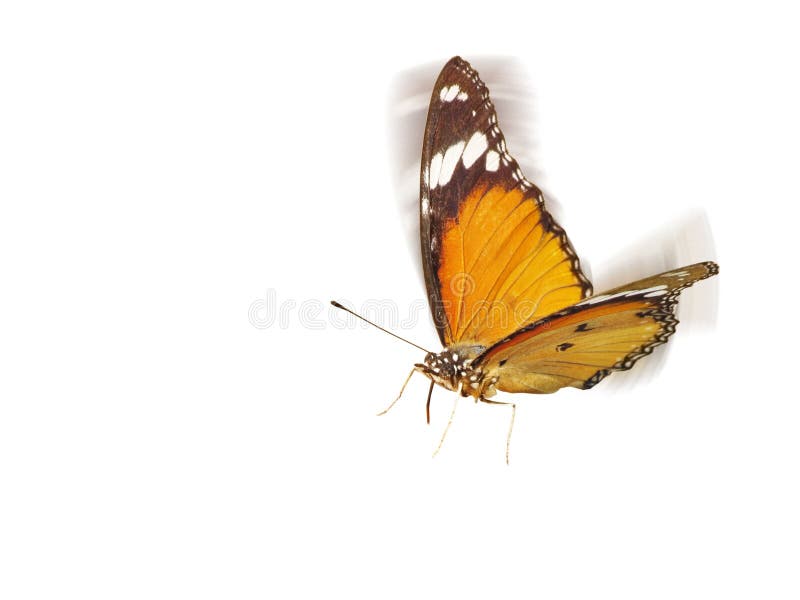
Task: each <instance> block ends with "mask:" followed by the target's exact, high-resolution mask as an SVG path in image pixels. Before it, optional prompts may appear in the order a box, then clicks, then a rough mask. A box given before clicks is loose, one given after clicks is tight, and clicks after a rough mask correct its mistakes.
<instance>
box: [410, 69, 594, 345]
mask: <svg viewBox="0 0 800 600" xmlns="http://www.w3.org/2000/svg"><path fill="white" fill-rule="evenodd" d="M420 217H421V241H422V256H423V266H424V270H425V280H426V285H427V288H428V298H429V301H430V305H431V312H432V314H433V318H434V322H435V324H436V328H437V330H438V333H439V337H440V339H441V341H442V343H443V344H444V345H446V346H453V345H457V344H463V345H482V346H488V345H490V344H491V343H493V342H495V341H496V340H498V339H501V338H503V337H505V336H506V335H508V334H509V333H511V332H513V331H515V330H517V329H519V328H520V327H521V326H523V325H526V324H528V323H531V322H533V321H534V320H536V319H537V318H540V317H543V316H546V315H548V314H551V313H554V312H557V311H558V310H560V309H562V308H564V307H566V306H569V305H572V304H575V303H576V302H578V301H580V300H581V299H582V298H585V297H586V296H588V295H589V294H590V293H591V285H590V283H589V281H588V280H587V279H586V277H585V276H584V275H583V273H582V272H581V269H580V265H579V262H578V258H577V256H576V254H575V252H574V250H573V249H572V246H571V245H570V242H569V240H568V239H567V236H566V234H565V233H564V230H563V229H561V227H559V226H558V225H557V224H556V223H555V221H554V220H553V218H552V217H551V216H550V214H549V213H548V212H547V211H546V210H545V208H544V205H543V200H542V194H541V192H540V191H539V189H538V188H537V187H536V186H534V185H533V184H532V183H530V182H529V181H527V180H526V179H525V178H524V177H523V175H522V173H521V171H520V169H519V166H518V165H517V163H516V161H515V160H514V159H513V158H512V157H511V155H510V154H509V153H508V150H507V148H506V144H505V140H504V138H503V135H502V133H501V132H500V129H499V127H498V124H497V115H496V113H495V109H494V106H493V104H492V102H491V100H490V98H489V91H488V89H487V88H486V86H485V85H484V83H483V82H482V81H481V80H480V78H479V77H478V74H477V73H476V72H475V71H474V70H473V69H472V67H471V66H470V65H469V64H468V63H467V62H466V61H464V60H462V59H461V58H458V57H456V58H453V59H451V60H450V61H449V62H448V63H447V65H445V67H444V69H443V70H442V72H441V74H440V75H439V78H438V80H437V82H436V85H435V86H434V90H433V94H432V96H431V103H430V108H429V111H428V121H427V125H426V127H425V140H424V144H423V151H422V169H421V193H420Z"/></svg>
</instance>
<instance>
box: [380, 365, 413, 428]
mask: <svg viewBox="0 0 800 600" xmlns="http://www.w3.org/2000/svg"><path fill="white" fill-rule="evenodd" d="M416 370H417V369H416V368H414V369H411V372H410V373H409V374H408V377H406V380H405V381H404V382H403V387H401V388H400V393H399V394H397V398H395V399H394V400H392V403H391V404H390V405H389V406H387V407H386V408H384V409H383V410H382V411H381V412H379V413H378V416H379V417H381V416H383V415H385V414H386V413H387V412H389V411H390V410H391V409H392V407H393V406H394V405H395V404H397V401H398V400H400V397H401V396H402V395H403V392H405V391H406V386H407V385H408V381H409V379H411V376H412V375H413V374H414V371H416Z"/></svg>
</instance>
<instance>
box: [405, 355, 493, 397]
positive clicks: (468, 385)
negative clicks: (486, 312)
mask: <svg viewBox="0 0 800 600" xmlns="http://www.w3.org/2000/svg"><path fill="white" fill-rule="evenodd" d="M484 349H485V348H483V347H482V346H466V347H459V348H445V349H444V350H442V351H441V352H439V353H438V354H436V353H434V352H429V353H428V354H427V355H426V356H425V361H424V363H423V364H417V365H416V368H417V370H418V371H419V372H420V373H423V374H424V375H425V376H427V377H428V378H430V379H431V381H433V382H434V383H436V384H438V385H441V386H442V387H444V388H446V389H448V390H450V391H453V392H458V391H460V393H461V395H462V396H473V397H475V398H488V397H490V396H494V395H495V393H496V392H495V389H494V384H495V383H497V378H495V377H487V376H486V373H484V371H483V370H482V369H481V368H480V367H473V366H472V361H473V360H474V359H475V357H477V356H478V355H479V354H480V353H481V352H482V351H483V350H484Z"/></svg>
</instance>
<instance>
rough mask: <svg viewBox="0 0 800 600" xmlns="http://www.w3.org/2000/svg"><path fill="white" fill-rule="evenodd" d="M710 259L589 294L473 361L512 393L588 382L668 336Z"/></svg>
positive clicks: (710, 269) (712, 270) (628, 363)
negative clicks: (681, 302) (686, 293)
mask: <svg viewBox="0 0 800 600" xmlns="http://www.w3.org/2000/svg"><path fill="white" fill-rule="evenodd" d="M718 272H719V267H717V265H716V264H715V263H713V262H704V263H698V264H695V265H691V266H688V267H683V268H682V269H675V270H673V271H668V272H666V273H662V274H661V275H655V276H653V277H648V278H647V279H642V280H641V281H636V282H634V283H630V284H628V285H625V286H621V287H618V288H614V289H612V290H609V291H607V292H605V293H603V294H599V295H597V296H593V297H591V298H587V299H586V300H583V301H582V302H579V303H577V304H575V305H574V306H570V307H568V308H565V309H564V310H561V311H559V312H558V313H556V314H554V315H551V316H549V317H547V318H544V319H540V320H539V321H537V322H535V323H532V324H531V325H528V326H526V327H523V328H522V329H520V330H519V331H516V332H514V333H513V334H511V335H510V336H508V337H506V338H505V339H503V340H501V341H499V342H498V343H496V344H495V345H494V346H492V347H490V348H489V349H487V350H486V351H484V352H483V353H482V354H481V355H480V356H478V357H477V358H476V359H475V361H474V362H473V366H474V367H480V368H481V369H482V370H483V371H484V373H486V375H487V377H489V378H490V379H493V378H495V377H496V378H497V383H496V387H497V388H498V389H500V390H503V391H506V392H526V393H551V392H555V391H556V390H558V389H560V388H562V387H566V386H572V387H577V388H581V389H589V388H591V387H593V386H595V385H596V384H597V383H598V382H600V381H601V380H602V379H603V378H604V377H606V376H607V375H609V374H610V373H612V372H613V371H625V370H627V369H630V368H631V367H632V366H633V365H634V363H636V361H637V360H639V359H640V358H642V357H644V356H647V355H648V354H650V353H651V352H652V351H653V348H655V347H656V346H659V345H661V344H664V343H666V342H667V340H668V339H669V337H670V336H671V335H672V334H673V333H674V332H675V326H676V325H677V324H678V320H677V319H676V318H675V314H674V309H675V306H676V304H677V302H678V296H679V294H680V292H681V290H684V289H685V288H687V287H689V286H691V285H693V284H694V283H696V282H697V281H700V280H702V279H706V278H708V277H711V276H712V275H716V274H717V273H718Z"/></svg>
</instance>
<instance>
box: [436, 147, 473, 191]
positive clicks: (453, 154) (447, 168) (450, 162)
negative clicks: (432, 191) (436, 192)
mask: <svg viewBox="0 0 800 600" xmlns="http://www.w3.org/2000/svg"><path fill="white" fill-rule="evenodd" d="M464 146H465V143H464V142H463V141H462V142H457V143H455V144H453V145H452V146H450V147H449V148H448V149H447V151H446V152H445V153H444V158H443V159H442V169H441V171H440V172H439V185H446V184H447V182H448V181H450V178H451V177H452V176H453V171H455V170H456V165H458V160H459V159H460V158H461V153H462V152H464ZM431 170H433V169H431Z"/></svg>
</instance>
